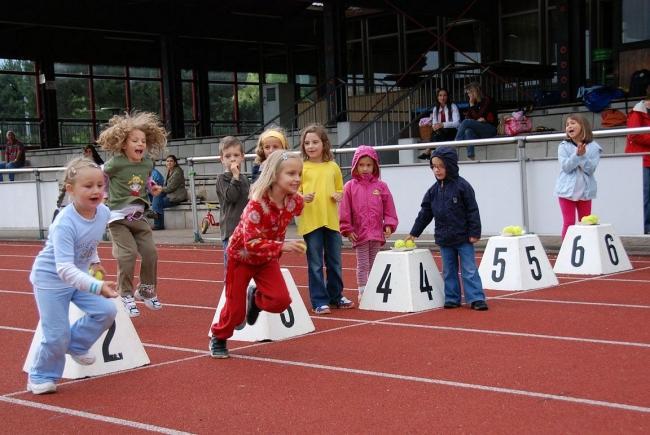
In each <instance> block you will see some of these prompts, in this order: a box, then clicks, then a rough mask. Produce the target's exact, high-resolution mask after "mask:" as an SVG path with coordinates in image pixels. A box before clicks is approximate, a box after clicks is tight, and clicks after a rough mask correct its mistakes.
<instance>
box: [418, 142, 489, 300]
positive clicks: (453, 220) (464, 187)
mask: <svg viewBox="0 0 650 435" xmlns="http://www.w3.org/2000/svg"><path fill="white" fill-rule="evenodd" d="M430 167H431V169H432V170H433V175H434V176H435V177H436V182H435V183H434V184H433V186H431V187H430V188H429V190H427V192H426V193H425V194H424V198H423V199H422V204H421V206H420V207H421V208H420V213H418V217H417V218H416V219H415V223H414V224H413V228H412V229H411V232H410V234H409V236H408V237H407V238H406V240H413V239H415V238H416V237H419V236H420V234H422V231H424V229H425V228H426V226H427V225H429V223H430V222H431V220H432V219H435V220H436V222H435V241H436V244H437V245H439V246H440V254H441V255H442V276H443V279H444V282H445V308H447V309H450V308H458V307H460V302H461V291H460V280H459V279H458V262H459V260H460V266H461V270H462V278H463V288H464V291H465V302H466V303H468V304H470V306H471V308H472V309H473V310H478V311H485V310H487V309H488V306H487V304H486V303H485V293H484V292H483V283H482V282H481V277H480V276H479V274H478V268H477V267H476V259H475V254H474V243H476V242H478V240H479V239H480V238H481V216H480V214H479V210H478V204H477V203H476V198H475V197H474V189H472V186H471V185H470V184H469V183H468V182H467V180H465V179H464V178H463V177H461V176H460V175H458V154H457V153H456V150H455V149H454V148H452V147H447V146H442V147H439V148H437V149H436V150H434V151H433V153H432V154H431V161H430Z"/></svg>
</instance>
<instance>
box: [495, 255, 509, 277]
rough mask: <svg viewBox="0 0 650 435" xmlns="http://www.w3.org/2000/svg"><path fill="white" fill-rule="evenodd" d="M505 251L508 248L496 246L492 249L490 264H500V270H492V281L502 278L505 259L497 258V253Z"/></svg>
mask: <svg viewBox="0 0 650 435" xmlns="http://www.w3.org/2000/svg"><path fill="white" fill-rule="evenodd" d="M506 252H508V248H496V249H495V250H494V258H493V260H492V265H493V266H501V267H500V270H499V269H495V270H493V271H492V281H494V282H501V281H502V280H503V277H504V276H505V274H506V259H505V258H499V254H501V253H504V254H505V253H506ZM497 272H498V273H497Z"/></svg>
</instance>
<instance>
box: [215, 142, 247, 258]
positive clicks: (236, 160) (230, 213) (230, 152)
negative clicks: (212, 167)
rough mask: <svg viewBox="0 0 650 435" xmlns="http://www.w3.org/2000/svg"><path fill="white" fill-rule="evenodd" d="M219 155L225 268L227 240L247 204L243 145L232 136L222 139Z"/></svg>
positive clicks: (218, 180) (218, 188)
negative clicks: (242, 169)
mask: <svg viewBox="0 0 650 435" xmlns="http://www.w3.org/2000/svg"><path fill="white" fill-rule="evenodd" d="M219 154H220V156H221V164H222V165H223V169H224V172H223V174H220V175H219V176H218V177H217V196H218V197H219V207H220V216H219V225H220V228H221V230H220V231H221V240H222V241H223V265H224V268H227V265H228V254H227V253H226V250H227V248H228V240H229V239H230V236H231V235H232V233H233V231H235V227H236V226H237V224H238V223H239V220H240V218H241V215H242V212H243V211H244V207H246V204H247V203H248V189H249V184H248V178H246V176H245V175H243V174H242V173H241V164H242V162H243V161H244V145H243V144H242V143H241V141H240V140H239V139H237V138H236V137H233V136H226V137H224V138H223V139H222V140H221V142H220V143H219Z"/></svg>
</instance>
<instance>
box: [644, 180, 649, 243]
mask: <svg viewBox="0 0 650 435" xmlns="http://www.w3.org/2000/svg"><path fill="white" fill-rule="evenodd" d="M643 231H644V232H645V233H646V234H650V168H645V167H644V168H643Z"/></svg>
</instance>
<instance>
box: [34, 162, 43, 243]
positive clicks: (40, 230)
mask: <svg viewBox="0 0 650 435" xmlns="http://www.w3.org/2000/svg"><path fill="white" fill-rule="evenodd" d="M34 176H35V177H36V212H37V213H38V238H39V239H40V240H43V239H44V238H45V228H43V206H42V204H41V173H40V172H39V171H38V169H36V170H34Z"/></svg>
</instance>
